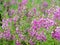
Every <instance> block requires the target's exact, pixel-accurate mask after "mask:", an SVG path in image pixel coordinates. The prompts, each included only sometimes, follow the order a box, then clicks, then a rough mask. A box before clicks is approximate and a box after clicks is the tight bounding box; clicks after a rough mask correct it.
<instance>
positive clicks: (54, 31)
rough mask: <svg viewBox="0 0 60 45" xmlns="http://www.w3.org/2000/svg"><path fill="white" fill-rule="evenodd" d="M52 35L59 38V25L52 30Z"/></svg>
mask: <svg viewBox="0 0 60 45" xmlns="http://www.w3.org/2000/svg"><path fill="white" fill-rule="evenodd" d="M52 37H53V38H55V39H57V40H60V27H57V28H56V29H55V30H53V32H52Z"/></svg>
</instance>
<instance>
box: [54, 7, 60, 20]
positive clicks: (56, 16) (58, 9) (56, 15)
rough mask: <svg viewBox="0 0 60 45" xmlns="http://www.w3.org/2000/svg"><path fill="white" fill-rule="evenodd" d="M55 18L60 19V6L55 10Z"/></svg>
mask: <svg viewBox="0 0 60 45" xmlns="http://www.w3.org/2000/svg"><path fill="white" fill-rule="evenodd" d="M54 19H58V20H60V8H57V9H56V11H55V12H54Z"/></svg>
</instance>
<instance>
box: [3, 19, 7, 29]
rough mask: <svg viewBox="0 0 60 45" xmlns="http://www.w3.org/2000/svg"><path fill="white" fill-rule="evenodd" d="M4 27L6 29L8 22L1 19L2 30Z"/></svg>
mask: <svg viewBox="0 0 60 45" xmlns="http://www.w3.org/2000/svg"><path fill="white" fill-rule="evenodd" d="M6 27H8V21H7V20H4V19H3V20H2V28H3V29H4V28H6Z"/></svg>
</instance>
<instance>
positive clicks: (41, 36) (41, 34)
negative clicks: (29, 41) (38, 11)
mask: <svg viewBox="0 0 60 45" xmlns="http://www.w3.org/2000/svg"><path fill="white" fill-rule="evenodd" d="M36 39H37V40H40V41H46V36H45V34H44V32H43V31H42V32H41V33H40V34H38V33H36Z"/></svg>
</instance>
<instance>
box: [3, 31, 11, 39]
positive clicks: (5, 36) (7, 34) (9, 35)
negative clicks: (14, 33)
mask: <svg viewBox="0 0 60 45" xmlns="http://www.w3.org/2000/svg"><path fill="white" fill-rule="evenodd" d="M3 37H4V38H6V39H10V38H11V33H10V30H5V31H4V33H3Z"/></svg>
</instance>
